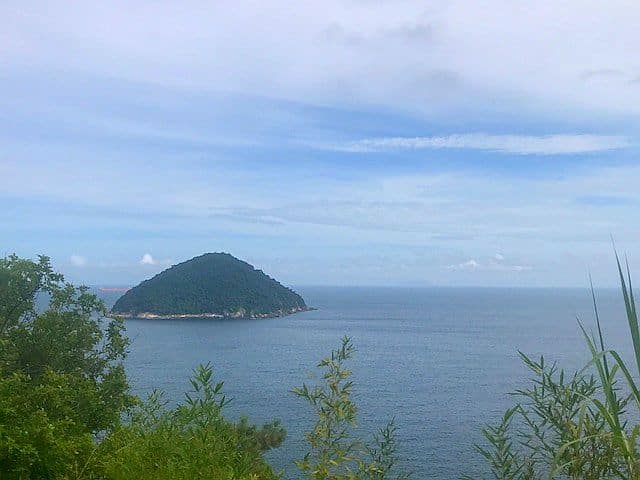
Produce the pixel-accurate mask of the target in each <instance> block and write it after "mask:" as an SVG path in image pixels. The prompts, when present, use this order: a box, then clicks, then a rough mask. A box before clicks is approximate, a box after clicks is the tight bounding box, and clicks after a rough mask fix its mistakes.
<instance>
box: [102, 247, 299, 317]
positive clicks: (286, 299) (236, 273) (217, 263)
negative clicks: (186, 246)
mask: <svg viewBox="0 0 640 480" xmlns="http://www.w3.org/2000/svg"><path fill="white" fill-rule="evenodd" d="M307 309H308V308H307V305H306V304H305V302H304V300H303V299H302V297H301V296H300V295H298V294H297V293H295V292H294V291H293V290H291V289H289V288H287V287H284V286H283V285H281V284H280V283H279V282H277V281H276V280H274V279H273V278H271V277H269V276H268V275H266V274H264V273H263V272H262V271H261V270H256V269H255V268H254V267H253V266H252V265H249V264H248V263H246V262H243V261H242V260H239V259H237V258H235V257H233V256H232V255H229V254H228V253H207V254H204V255H201V256H199V257H195V258H192V259H191V260H188V261H186V262H183V263H180V264H178V265H174V266H173V267H171V268H168V269H167V270H165V271H163V272H161V273H159V274H158V275H156V276H155V277H153V278H151V279H149V280H145V281H143V282H142V283H140V285H138V286H136V287H134V288H132V289H131V290H129V291H128V292H126V293H125V294H124V295H123V296H122V297H120V299H119V300H118V301H117V302H116V303H115V305H114V306H113V308H112V310H111V312H112V313H113V314H115V315H122V316H128V317H136V316H139V317H151V318H154V317H168V318H181V317H189V316H206V317H236V318H262V317H275V316H282V315H287V314H290V313H295V312H300V311H304V310H307Z"/></svg>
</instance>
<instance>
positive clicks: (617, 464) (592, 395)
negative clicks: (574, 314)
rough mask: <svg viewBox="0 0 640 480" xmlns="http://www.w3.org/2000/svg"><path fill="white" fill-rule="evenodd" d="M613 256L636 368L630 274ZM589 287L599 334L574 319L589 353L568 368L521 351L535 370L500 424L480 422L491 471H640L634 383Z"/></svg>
mask: <svg viewBox="0 0 640 480" xmlns="http://www.w3.org/2000/svg"><path fill="white" fill-rule="evenodd" d="M616 260H617V267H618V273H619V276H620V284H621V290H622V295H623V300H624V304H625V311H626V316H627V322H628V325H629V331H630V335H631V340H632V343H633V347H634V353H635V360H636V366H637V369H638V373H640V328H639V325H638V315H637V310H636V305H635V300H634V295H633V288H632V286H631V274H630V272H629V267H628V264H627V268H626V278H625V272H623V269H622V266H621V264H620V260H619V259H618V257H617V255H616ZM591 292H592V298H593V306H594V312H595V319H596V331H597V336H596V335H595V334H590V333H588V332H587V330H586V329H585V328H584V327H583V325H582V324H581V323H579V325H580V329H581V330H582V333H583V335H584V338H585V342H586V344H587V346H588V348H589V352H590V354H591V360H590V361H589V362H588V364H587V365H585V367H584V368H583V369H582V370H581V371H579V372H576V373H574V374H573V375H571V376H567V375H566V374H565V373H564V371H562V370H559V369H558V368H557V367H556V366H555V365H547V364H546V363H545V361H544V358H540V360H539V361H533V360H531V359H530V358H528V357H527V356H525V355H524V354H522V353H521V357H522V359H523V361H524V362H525V364H526V365H527V367H529V369H530V370H531V371H532V372H533V374H534V379H533V385H532V386H531V387H529V388H526V389H522V390H519V391H517V392H515V394H516V396H518V397H519V398H520V399H521V401H520V402H519V403H518V404H517V405H515V406H514V407H512V408H511V409H509V410H508V411H507V412H506V413H505V415H504V416H503V418H502V421H501V422H500V424H498V425H496V426H489V427H487V428H485V429H484V431H483V434H484V437H485V440H486V442H487V446H486V447H481V446H479V447H478V450H479V452H480V453H481V454H482V455H483V456H484V457H485V459H487V461H488V463H489V469H490V472H491V476H492V477H493V478H495V479H499V480H512V479H518V480H529V479H541V478H552V479H555V478H557V479H564V478H570V479H587V480H591V479H593V480H595V479H607V478H620V479H626V480H628V479H634V480H635V479H640V455H639V453H638V449H637V442H638V436H639V435H640V424H638V423H637V421H638V415H639V414H640V390H639V389H638V385H637V384H636V380H635V379H634V376H633V375H632V373H631V371H630V369H629V368H628V367H627V365H626V364H625V362H624V361H623V360H622V358H621V357H620V355H619V354H618V353H617V352H616V351H615V350H611V349H607V348H606V347H605V342H604V336H603V334H602V328H601V324H600V317H599V314H598V307H597V303H596V299H595V293H594V291H593V286H592V288H591ZM465 478H471V477H465Z"/></svg>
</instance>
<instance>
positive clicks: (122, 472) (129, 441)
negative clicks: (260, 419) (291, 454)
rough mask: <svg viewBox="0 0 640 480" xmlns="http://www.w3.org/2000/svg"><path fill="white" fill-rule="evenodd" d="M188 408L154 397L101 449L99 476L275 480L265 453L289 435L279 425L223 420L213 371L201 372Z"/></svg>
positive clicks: (158, 479) (120, 479) (187, 400)
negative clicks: (170, 406) (169, 405)
mask: <svg viewBox="0 0 640 480" xmlns="http://www.w3.org/2000/svg"><path fill="white" fill-rule="evenodd" d="M191 385H192V391H191V392H189V393H187V394H186V395H185V402H184V403H182V404H180V405H178V406H177V407H175V408H174V409H167V408H166V405H165V403H164V402H163V400H162V395H161V394H159V393H157V392H155V393H153V394H152V395H151V396H150V397H149V399H148V400H147V402H145V403H144V404H142V405H141V406H140V407H139V408H138V409H136V410H135V411H134V412H133V414H132V417H131V421H130V422H127V423H126V424H124V425H123V426H122V427H120V428H119V429H118V430H116V431H115V432H113V433H112V434H111V435H110V436H109V437H107V438H106V439H105V440H104V441H103V442H102V444H101V445H100V457H101V458H102V461H101V462H102V465H101V470H102V471H103V474H104V475H105V477H107V478H109V479H113V480H128V479H132V478H135V479H140V480H143V479H153V480H164V479H166V480H182V479H184V480H192V479H195V478H208V479H216V480H217V479H219V480H225V479H229V480H231V479H233V480H250V479H264V480H269V479H276V478H278V477H277V475H275V473H274V472H273V471H272V469H271V468H270V467H269V466H268V465H267V463H266V462H265V461H264V459H263V457H262V453H263V452H265V451H267V450H269V449H271V448H275V447H277V446H279V445H280V444H281V443H282V441H283V440H284V437H285V431H284V429H283V428H282V427H281V426H280V424H279V423H278V422H273V423H270V424H267V425H264V426H263V427H261V428H258V427H256V426H255V425H250V424H249V423H248V421H247V420H246V419H242V420H241V421H240V422H239V423H232V422H230V421H228V420H226V419H225V418H224V417H223V416H222V411H223V408H224V407H225V405H227V403H228V400H227V398H226V397H225V396H224V395H223V394H222V386H223V384H222V382H219V383H214V382H213V370H212V368H211V366H210V365H206V366H200V367H198V368H197V369H196V370H195V371H194V376H193V378H192V380H191Z"/></svg>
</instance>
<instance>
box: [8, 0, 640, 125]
mask: <svg viewBox="0 0 640 480" xmlns="http://www.w3.org/2000/svg"><path fill="white" fill-rule="evenodd" d="M47 5H48V6H49V8H47V9H43V8H42V5H40V3H39V2H20V1H11V0H5V1H4V2H2V3H1V5H0V18H2V19H3V20H4V22H3V27H4V28H3V29H2V32H1V33H0V60H2V65H3V71H5V72H6V71H7V70H9V69H12V68H13V69H15V70H20V71H26V70H27V68H25V67H28V68H29V69H33V70H35V69H38V68H41V69H43V70H44V71H47V72H51V71H57V72H65V71H66V72H81V73H85V74H87V75H88V77H89V78H94V77H100V76H101V75H108V76H111V77H113V78H122V79H127V80H133V81H143V82H151V83H160V84H170V85H182V86H190V87H191V86H195V87H197V88H204V89H215V90H219V91H225V90H228V91H234V92H239V93H250V94H251V93H253V94H258V95H265V96H276V97H286V98H287V99H293V100H304V101H307V102H310V103H322V104H326V103H332V104H344V103H365V104H368V105H383V106H385V107H391V108H393V109H396V108H399V107H404V108H406V109H411V110H420V111H433V110H438V109H439V111H442V108H440V107H442V106H451V105H456V106H458V107H460V109H461V110H463V109H464V108H466V107H469V106H472V107H473V106H475V107H476V108H477V109H478V111H483V110H482V107H483V106H489V105H491V104H497V105H501V109H502V111H505V110H506V108H505V107H504V105H505V103H506V102H511V105H513V104H520V105H522V104H524V105H526V106H529V107H530V109H522V110H519V111H522V112H523V114H526V113H527V112H528V111H531V110H537V111H546V112H551V113H561V114H564V115H566V114H568V113H569V112H570V111H571V112H572V113H573V114H574V116H575V117H577V116H581V117H583V115H582V114H583V113H584V112H585V111H595V112H599V113H602V114H605V115H612V114H622V115H628V114H638V113H640V88H638V84H637V82H634V79H637V78H638V75H640V65H639V63H638V56H637V52H636V49H634V48H633V47H632V46H634V45H636V44H637V39H638V33H637V25H638V23H639V22H640V5H639V4H638V3H637V2H635V3H634V2H629V1H627V0H611V1H609V2H607V4H606V7H604V6H603V4H602V3H601V2H595V1H592V2H585V1H581V0H569V1H565V2H557V1H554V0H539V1H537V2H536V3H535V8H534V7H533V6H532V5H531V4H530V3H529V2H514V1H513V0H488V1H485V2H472V1H468V0H436V1H432V2H422V1H417V0H416V1H409V0H398V1H394V2H388V1H387V2H370V1H367V2H355V1H351V2H346V1H343V0H326V1H323V2H295V3H292V2H290V1H288V0H272V1H269V2H254V1H250V0H237V1H234V2H208V3H207V2H201V1H199V0H185V1H183V2H179V4H178V3H175V2H152V1H149V0H138V1H135V2H129V3H128V5H127V7H128V8H127V9H121V8H118V7H117V6H116V4H114V3H113V2H99V1H97V0H93V1H92V0H87V1H85V2H74V3H72V4H70V3H69V2H63V1H60V0H59V1H55V0H54V1H50V2H48V3H47ZM149 18H153V21H152V22H150V21H149ZM292 18H295V20H296V21H295V22H293V21H291V19H292ZM149 39H153V41H150V40H149ZM607 40H610V41H607ZM185 71H188V72H189V75H188V76H185V75H184V72H185ZM583 118H584V117H583Z"/></svg>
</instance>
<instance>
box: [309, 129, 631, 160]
mask: <svg viewBox="0 0 640 480" xmlns="http://www.w3.org/2000/svg"><path fill="white" fill-rule="evenodd" d="M632 146H633V143H632V142H631V141H630V140H629V139H627V138H626V137H623V136H618V135H586V134H559V135H539V136H534V135H490V134H484V133H471V134H460V135H447V136H433V137H383V138H367V139H363V140H356V141H353V142H344V143H336V144H322V145H316V147H319V148H322V149H327V150H336V151H343V152H361V153H370V152H389V151H399V150H430V149H445V148H456V149H470V150H486V151H491V152H498V153H506V154H516V155H568V154H577V153H593V152H603V151H608V150H618V149H623V148H629V147H632Z"/></svg>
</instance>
